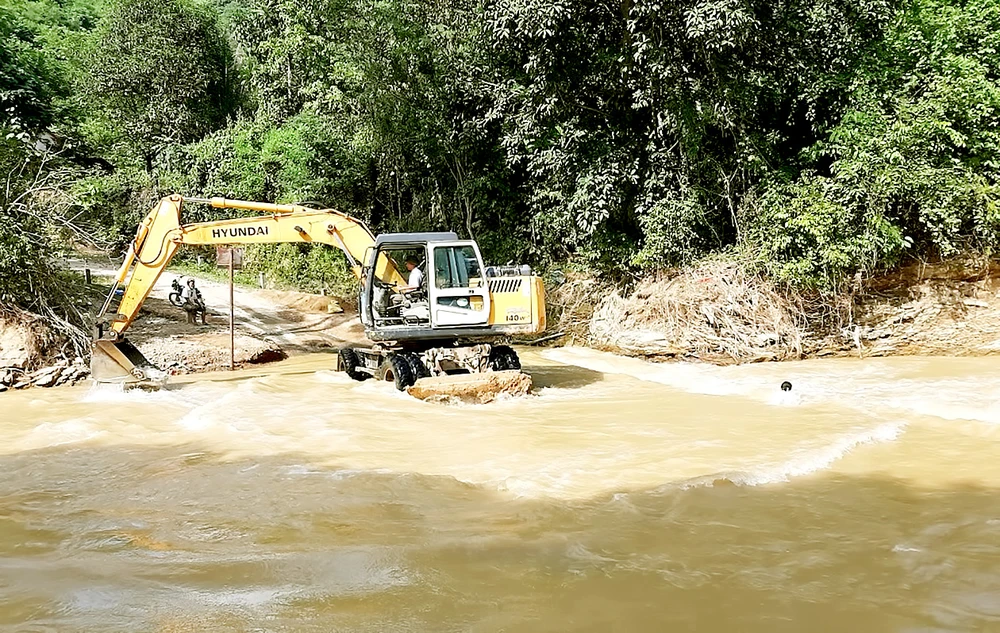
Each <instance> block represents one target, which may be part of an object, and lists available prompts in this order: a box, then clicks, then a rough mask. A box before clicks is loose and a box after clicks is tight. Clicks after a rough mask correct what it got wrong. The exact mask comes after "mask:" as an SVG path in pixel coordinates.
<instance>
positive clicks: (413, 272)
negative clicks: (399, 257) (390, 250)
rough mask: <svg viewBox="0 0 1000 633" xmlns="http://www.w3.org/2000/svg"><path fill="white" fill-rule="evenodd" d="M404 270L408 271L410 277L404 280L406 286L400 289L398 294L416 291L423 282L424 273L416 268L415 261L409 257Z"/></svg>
mask: <svg viewBox="0 0 1000 633" xmlns="http://www.w3.org/2000/svg"><path fill="white" fill-rule="evenodd" d="M406 270H408V271H410V276H409V278H408V279H407V280H406V286H404V287H402V288H400V292H408V291H410V290H418V289H420V287H421V284H422V283H423V281H424V273H423V272H422V271H421V270H420V267H419V266H417V260H416V259H414V258H412V257H409V258H407V260H406Z"/></svg>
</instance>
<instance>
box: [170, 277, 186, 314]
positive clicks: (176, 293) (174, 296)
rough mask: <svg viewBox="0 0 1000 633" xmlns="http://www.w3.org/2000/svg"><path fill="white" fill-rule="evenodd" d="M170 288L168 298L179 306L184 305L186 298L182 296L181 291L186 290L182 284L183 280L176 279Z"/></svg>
mask: <svg viewBox="0 0 1000 633" xmlns="http://www.w3.org/2000/svg"><path fill="white" fill-rule="evenodd" d="M170 288H171V292H170V296H168V297H167V298H168V299H170V303H172V304H173V305H175V306H177V307H178V308H179V307H181V306H183V305H184V299H182V298H181V291H183V290H184V286H182V285H181V280H180V279H174V280H173V281H172V282H171V283H170Z"/></svg>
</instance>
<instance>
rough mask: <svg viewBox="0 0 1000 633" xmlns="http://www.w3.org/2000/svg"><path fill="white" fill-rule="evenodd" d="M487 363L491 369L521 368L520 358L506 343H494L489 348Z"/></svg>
mask: <svg viewBox="0 0 1000 633" xmlns="http://www.w3.org/2000/svg"><path fill="white" fill-rule="evenodd" d="M489 364H490V369H492V370H493V371H506V370H510V369H517V370H519V369H521V360H520V359H519V358H518V357H517V352H515V351H514V350H512V349H511V348H510V347H508V346H506V345H496V346H494V347H493V349H492V350H490V361H489Z"/></svg>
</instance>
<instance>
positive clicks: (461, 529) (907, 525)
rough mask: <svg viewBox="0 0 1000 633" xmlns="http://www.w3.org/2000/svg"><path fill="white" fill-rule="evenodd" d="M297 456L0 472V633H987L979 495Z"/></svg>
mask: <svg viewBox="0 0 1000 633" xmlns="http://www.w3.org/2000/svg"><path fill="white" fill-rule="evenodd" d="M303 460H304V458H303ZM306 463H307V462H306V461H302V462H297V461H296V460H295V459H293V458H292V457H289V456H285V457H282V458H280V459H279V458H267V459H260V460H253V461H223V460H220V459H218V458H217V457H216V456H213V455H208V454H204V453H200V452H197V450H196V449H195V447H190V446H188V447H172V448H162V449H148V448H141V449H140V448H113V449H112V448H76V449H70V450H62V451H58V450H46V451H39V452H33V453H22V454H18V455H8V456H2V457H0V468H2V469H3V472H4V473H5V477H4V478H3V479H2V480H0V560H2V561H3V562H2V564H0V628H2V629H3V630H11V631H13V630H27V628H26V627H29V624H30V626H31V627H35V628H36V629H38V630H60V631H77V630H79V631H87V630H196V629H197V630H209V629H210V630H216V631H242V630H250V629H253V630H282V631H328V630H340V631H372V632H375V631H501V630H508V631H594V632H597V631H710V632H719V633H723V632H726V633H728V632H731V631H747V632H761V633H765V632H767V633H771V632H774V631H788V632H793V631H794V632H799V631H872V632H876V631H877V632H879V633H884V632H890V631H892V632H916V631H974V630H975V631H984V630H998V629H1000V600H998V599H997V596H998V595H1000V499H998V492H997V491H996V490H992V489H983V488H976V487H951V488H948V489H924V488H917V487H913V486H911V485H908V484H907V483H905V482H902V481H898V480H893V479H887V478H878V477H854V476H833V475H828V476H813V477H805V478H801V479H795V480H793V481H791V482H788V483H783V484H774V485H768V486H759V487H739V486H735V485H721V484H717V485H716V486H715V487H701V488H690V489H682V488H680V487H676V486H671V485H665V486H663V487H661V488H658V489H650V490H634V491H621V492H619V493H617V494H613V495H602V496H599V497H595V498H591V499H582V500H557V499H518V498H514V497H511V496H509V495H505V494H501V493H499V492H497V491H495V490H490V489H486V488H483V487H479V486H473V485H469V484H465V483H462V482H460V481H457V480H455V479H452V478H448V477H436V476H434V477H432V476H425V475H420V474H414V473H402V474H393V473H387V472H372V471H351V470H345V469H338V468H335V467H318V466H305V465H303V464H306Z"/></svg>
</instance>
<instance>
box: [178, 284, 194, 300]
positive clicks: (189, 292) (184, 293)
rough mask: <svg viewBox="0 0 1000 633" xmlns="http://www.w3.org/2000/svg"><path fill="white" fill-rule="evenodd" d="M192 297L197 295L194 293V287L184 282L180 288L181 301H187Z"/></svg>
mask: <svg viewBox="0 0 1000 633" xmlns="http://www.w3.org/2000/svg"><path fill="white" fill-rule="evenodd" d="M194 297H197V295H196V294H195V290H194V288H192V287H191V286H189V285H187V284H184V289H183V290H181V299H182V300H183V301H187V300H188V299H191V298H194Z"/></svg>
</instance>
